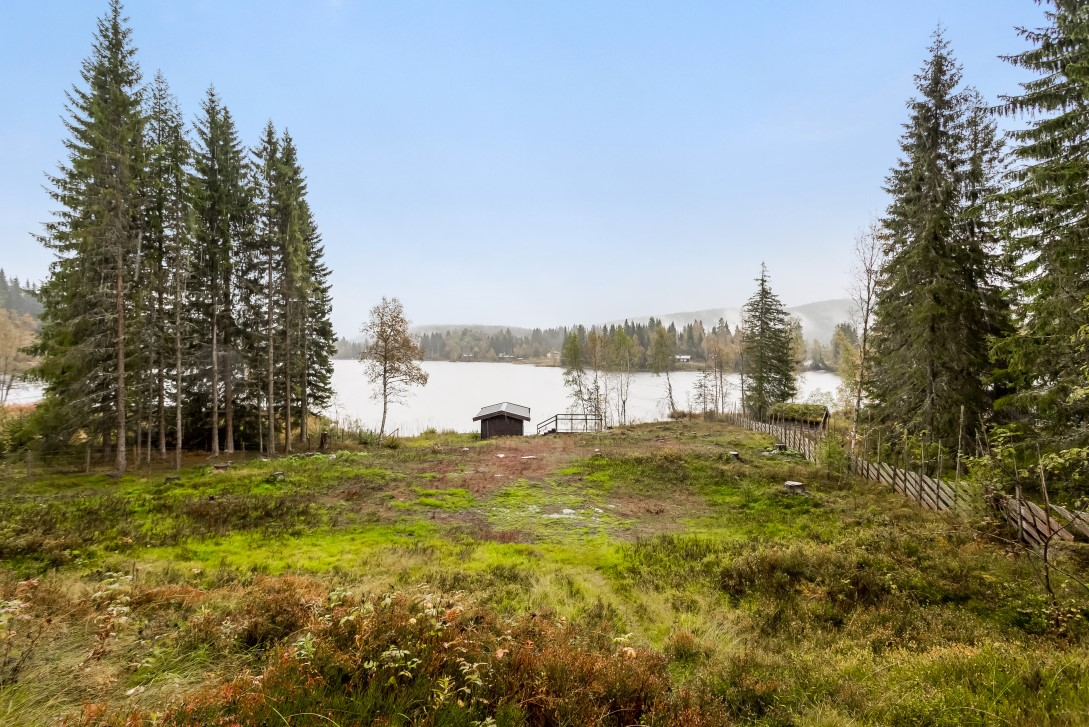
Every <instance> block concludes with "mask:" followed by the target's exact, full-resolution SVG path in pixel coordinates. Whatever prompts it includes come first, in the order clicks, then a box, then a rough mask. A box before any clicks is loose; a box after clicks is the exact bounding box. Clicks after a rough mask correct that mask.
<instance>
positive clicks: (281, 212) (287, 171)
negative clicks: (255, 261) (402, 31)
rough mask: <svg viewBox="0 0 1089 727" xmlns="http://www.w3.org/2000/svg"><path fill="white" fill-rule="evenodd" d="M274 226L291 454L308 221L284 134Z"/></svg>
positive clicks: (302, 185) (299, 175) (301, 182)
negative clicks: (276, 239)
mask: <svg viewBox="0 0 1089 727" xmlns="http://www.w3.org/2000/svg"><path fill="white" fill-rule="evenodd" d="M279 171H280V174H281V175H282V176H281V179H280V180H279V183H278V185H277V215H278V219H277V225H278V232H279V235H280V240H281V246H282V247H281V251H280V255H281V262H280V265H281V270H282V274H281V276H280V296H281V302H282V306H283V344H282V349H281V350H282V351H283V355H282V356H281V359H282V361H283V390H284V397H283V403H284V450H285V451H287V452H290V451H291V441H292V433H293V431H294V417H293V415H292V412H293V411H294V412H298V411H299V406H298V404H299V403H300V400H301V396H300V393H301V389H300V382H301V378H300V374H301V371H302V369H303V368H304V364H303V363H302V360H303V359H302V353H303V347H302V343H301V340H302V326H303V325H304V316H303V300H304V299H305V298H306V293H307V280H308V274H307V269H306V268H307V255H306V247H307V237H308V236H309V234H310V232H311V229H310V228H311V222H312V220H311V218H310V215H309V207H308V206H307V204H306V178H305V177H304V176H303V172H302V167H301V166H300V165H299V160H298V150H297V149H296V147H295V141H294V140H293V139H292V138H291V135H290V134H289V133H288V132H287V131H286V130H285V131H284V133H283V135H282V136H281V138H280V157H279Z"/></svg>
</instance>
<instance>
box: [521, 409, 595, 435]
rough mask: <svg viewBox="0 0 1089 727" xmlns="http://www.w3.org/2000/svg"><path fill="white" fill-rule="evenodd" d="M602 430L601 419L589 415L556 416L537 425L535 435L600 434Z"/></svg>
mask: <svg viewBox="0 0 1089 727" xmlns="http://www.w3.org/2000/svg"><path fill="white" fill-rule="evenodd" d="M603 428H604V427H603V426H602V421H601V419H599V418H598V417H595V416H590V415H589V414H556V415H555V416H551V417H549V418H548V419H545V420H544V421H543V422H541V423H540V424H538V425H537V434H572V433H577V432H600V431H601V430H602V429H603Z"/></svg>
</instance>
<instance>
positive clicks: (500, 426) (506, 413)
mask: <svg viewBox="0 0 1089 727" xmlns="http://www.w3.org/2000/svg"><path fill="white" fill-rule="evenodd" d="M473 421H474V422H480V438H481V439H488V438H489V437H520V436H522V435H523V434H524V432H523V431H522V427H523V425H524V424H525V422H528V421H529V407H528V406H522V405H521V404H511V403H510V402H509V401H504V402H502V403H499V404H492V405H491V406H486V407H484V408H483V409H481V410H480V413H479V414H477V415H476V416H475V417H473Z"/></svg>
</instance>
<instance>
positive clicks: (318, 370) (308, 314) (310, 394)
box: [301, 205, 337, 440]
mask: <svg viewBox="0 0 1089 727" xmlns="http://www.w3.org/2000/svg"><path fill="white" fill-rule="evenodd" d="M305 211H306V216H307V225H306V227H307V231H308V232H307V236H306V270H307V294H306V297H305V298H304V300H303V301H302V303H303V311H302V316H301V318H302V334H303V338H302V340H303V370H302V380H303V385H302V391H303V395H302V412H303V416H302V421H303V430H302V437H303V439H304V440H306V439H307V437H308V430H307V420H308V419H309V415H310V412H313V411H318V410H321V409H324V408H325V407H327V406H328V405H329V404H330V402H331V401H332V399H333V382H332V374H333V355H334V354H335V353H336V349H337V343H336V333H335V332H334V331H333V322H332V319H331V318H330V316H331V315H332V312H333V299H332V295H331V291H332V285H331V283H330V282H329V274H330V270H329V267H328V266H327V265H326V264H325V260H324V257H325V248H324V246H323V245H322V241H321V234H320V233H319V232H318V229H317V225H316V223H315V222H314V219H313V215H312V214H311V212H310V207H309V205H307V207H306V210H305Z"/></svg>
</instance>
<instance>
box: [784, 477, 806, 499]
mask: <svg viewBox="0 0 1089 727" xmlns="http://www.w3.org/2000/svg"><path fill="white" fill-rule="evenodd" d="M783 489H784V490H786V491H787V492H789V493H790V494H792V495H804V494H805V485H804V484H802V483H801V482H795V481H794V480H787V481H786V482H784V483H783Z"/></svg>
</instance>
